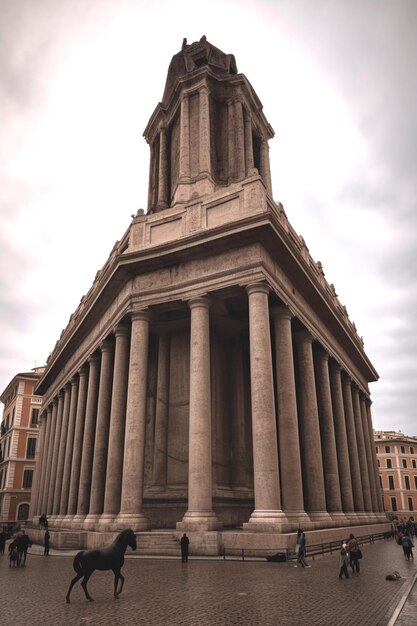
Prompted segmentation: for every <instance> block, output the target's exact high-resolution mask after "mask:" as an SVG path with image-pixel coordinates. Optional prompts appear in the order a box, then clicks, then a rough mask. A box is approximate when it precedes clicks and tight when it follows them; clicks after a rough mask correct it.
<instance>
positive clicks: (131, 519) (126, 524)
mask: <svg viewBox="0 0 417 626" xmlns="http://www.w3.org/2000/svg"><path fill="white" fill-rule="evenodd" d="M113 524H114V528H113V530H124V529H125V528H131V529H132V530H133V531H135V532H141V531H143V530H150V528H151V524H150V521H149V520H148V518H147V517H146V515H144V514H143V513H119V515H118V516H117V517H116V518H115V520H114V522H113Z"/></svg>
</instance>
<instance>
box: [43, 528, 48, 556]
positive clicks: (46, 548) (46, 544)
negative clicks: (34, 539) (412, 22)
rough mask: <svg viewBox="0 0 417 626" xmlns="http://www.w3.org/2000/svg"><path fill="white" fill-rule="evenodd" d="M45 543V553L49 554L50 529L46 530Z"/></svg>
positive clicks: (45, 554)
mask: <svg viewBox="0 0 417 626" xmlns="http://www.w3.org/2000/svg"><path fill="white" fill-rule="evenodd" d="M43 545H44V551H43V555H44V556H49V530H48V529H46V530H45V535H44V538H43Z"/></svg>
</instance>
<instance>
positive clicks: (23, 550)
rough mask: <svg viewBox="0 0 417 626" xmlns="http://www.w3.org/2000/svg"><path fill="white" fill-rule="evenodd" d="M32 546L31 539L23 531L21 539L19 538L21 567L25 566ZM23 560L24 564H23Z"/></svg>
mask: <svg viewBox="0 0 417 626" xmlns="http://www.w3.org/2000/svg"><path fill="white" fill-rule="evenodd" d="M31 545H32V542H31V540H30V537H29V536H28V535H27V534H26V533H25V531H24V530H22V532H21V535H20V537H19V538H18V551H19V565H23V566H25V564H26V556H27V552H28V548H29V546H31ZM22 560H23V563H22Z"/></svg>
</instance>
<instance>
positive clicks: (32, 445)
mask: <svg viewBox="0 0 417 626" xmlns="http://www.w3.org/2000/svg"><path fill="white" fill-rule="evenodd" d="M35 453H36V439H35V437H29V439H28V442H27V446H26V458H27V459H34V458H35Z"/></svg>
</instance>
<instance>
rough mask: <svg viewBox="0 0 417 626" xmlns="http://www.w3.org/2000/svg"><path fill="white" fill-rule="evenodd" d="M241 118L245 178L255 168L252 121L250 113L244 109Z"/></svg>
mask: <svg viewBox="0 0 417 626" xmlns="http://www.w3.org/2000/svg"><path fill="white" fill-rule="evenodd" d="M243 117H244V124H245V169H246V176H251V175H252V174H253V168H254V167H255V164H254V161H253V142H252V120H251V114H250V111H248V110H247V109H246V108H245V109H244V110H243Z"/></svg>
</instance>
